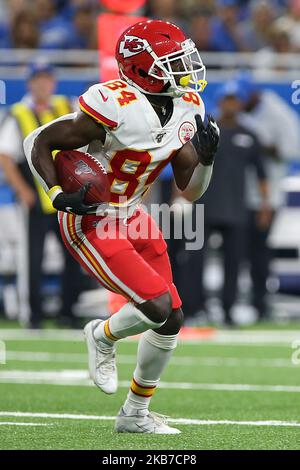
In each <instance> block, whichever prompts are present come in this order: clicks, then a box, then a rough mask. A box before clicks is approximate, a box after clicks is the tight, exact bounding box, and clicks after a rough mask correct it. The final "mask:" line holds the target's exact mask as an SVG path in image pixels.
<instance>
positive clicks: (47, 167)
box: [24, 112, 106, 214]
mask: <svg viewBox="0 0 300 470" xmlns="http://www.w3.org/2000/svg"><path fill="white" fill-rule="evenodd" d="M105 135H106V132H105V129H104V128H103V126H102V125H101V124H99V123H97V122H95V121H94V120H93V119H92V118H90V117H89V116H87V115H86V114H84V113H81V112H80V113H78V115H73V117H72V118H70V119H64V120H57V121H55V122H53V123H52V124H50V125H48V126H47V127H45V128H44V129H43V130H42V131H41V132H39V133H38V134H37V135H36V136H35V138H34V139H33V138H32V136H29V138H27V139H25V142H24V149H25V154H26V157H27V159H28V163H29V165H30V167H31V170H32V172H33V173H34V175H35V176H37V177H38V179H39V181H40V182H41V184H42V185H43V187H44V189H45V190H46V191H47V192H48V194H49V196H50V198H51V199H52V203H53V206H54V207H55V208H56V209H58V210H68V211H70V210H71V211H72V212H75V213H77V214H83V213H86V212H87V211H88V209H89V207H88V206H86V205H85V204H84V203H83V199H84V195H85V192H86V190H87V187H84V188H81V189H80V190H79V191H77V192H76V193H72V194H65V193H63V191H62V188H61V187H60V186H59V183H58V179H57V175H56V171H55V166H54V162H53V158H52V151H53V150H56V149H60V150H73V149H77V148H80V147H84V146H85V145H88V144H90V143H91V142H92V141H93V140H96V139H98V140H101V141H102V142H104V140H105Z"/></svg>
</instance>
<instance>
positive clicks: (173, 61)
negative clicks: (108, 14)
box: [116, 20, 207, 96]
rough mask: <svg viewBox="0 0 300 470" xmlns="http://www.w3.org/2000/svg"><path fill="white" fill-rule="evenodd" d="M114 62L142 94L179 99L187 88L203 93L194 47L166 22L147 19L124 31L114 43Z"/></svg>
mask: <svg viewBox="0 0 300 470" xmlns="http://www.w3.org/2000/svg"><path fill="white" fill-rule="evenodd" d="M116 60H117V62H118V65H119V73H120V77H121V78H122V79H124V80H125V81H126V82H128V83H129V84H130V85H133V86H135V87H136V88H138V89H139V90H140V91H142V92H143V93H149V94H160V95H171V96H180V95H182V94H184V93H186V92H187V91H189V90H190V89H192V90H193V91H202V90H203V89H204V88H205V86H206V83H207V82H206V80H205V66H204V65H203V62H202V60H201V57H200V54H199V52H198V50H197V49H196V47H195V44H194V43H193V41H192V40H191V39H187V38H186V36H185V34H184V33H183V32H182V31H181V29H180V28H178V26H176V25H174V24H172V23H169V22H166V21H159V20H148V21H143V22H140V23H136V24H134V25H133V26H130V28H128V29H126V31H124V33H123V34H122V35H121V37H120V38H119V40H118V42H117V46H116ZM190 85H192V87H193V88H191V87H190Z"/></svg>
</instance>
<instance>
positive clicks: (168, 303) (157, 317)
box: [140, 292, 172, 323]
mask: <svg viewBox="0 0 300 470" xmlns="http://www.w3.org/2000/svg"><path fill="white" fill-rule="evenodd" d="M140 309H141V310H142V312H143V313H144V315H146V317H148V318H149V319H150V320H151V321H152V322H154V323H164V322H165V321H167V319H168V318H169V315H170V313H171V312H172V297H171V294H170V293H169V292H167V293H166V294H163V295H161V296H159V297H156V298H155V299H152V300H148V301H147V302H145V303H144V304H142V305H141V306H140Z"/></svg>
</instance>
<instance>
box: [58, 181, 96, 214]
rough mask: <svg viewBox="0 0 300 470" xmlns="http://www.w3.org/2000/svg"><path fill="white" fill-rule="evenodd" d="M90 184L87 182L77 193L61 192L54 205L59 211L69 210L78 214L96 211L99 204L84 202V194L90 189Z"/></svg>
mask: <svg viewBox="0 0 300 470" xmlns="http://www.w3.org/2000/svg"><path fill="white" fill-rule="evenodd" d="M89 186H90V185H89V183H87V184H85V185H84V186H82V188H80V189H79V190H78V191H76V192H75V193H70V194H68V193H64V192H62V193H59V194H58V195H57V196H56V198H55V199H54V201H53V203H52V204H53V207H55V209H57V210H58V211H63V212H69V213H71V214H77V215H84V214H93V213H95V211H96V208H97V207H98V204H91V205H87V204H85V202H84V196H85V193H86V192H87V190H88V189H89Z"/></svg>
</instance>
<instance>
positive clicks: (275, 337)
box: [0, 328, 300, 346]
mask: <svg viewBox="0 0 300 470" xmlns="http://www.w3.org/2000/svg"><path fill="white" fill-rule="evenodd" d="M0 339H1V340H4V341H5V340H13V341H35V340H36V341H41V340H43V341H46V340H48V341H71V342H82V341H83V334H82V331H78V330H51V329H49V330H21V329H9V328H7V329H5V328H4V329H2V330H0ZM294 340H300V333H299V332H298V331H297V330H284V331H280V330H278V331H274V330H273V331H270V330H265V331H244V330H236V331H226V330H221V331H217V330H216V331H215V332H213V333H212V334H211V335H210V336H204V337H203V338H201V339H199V340H198V339H190V340H189V339H187V340H183V342H184V343H186V344H222V345H227V344H230V345H247V346H248V345H259V346H272V345H274V346H276V345H286V344H288V345H290V344H291V342H292V341H294ZM130 341H132V339H130ZM133 341H136V339H133Z"/></svg>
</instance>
